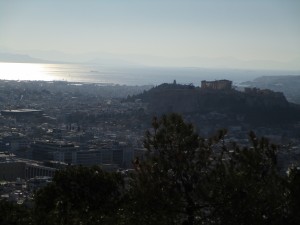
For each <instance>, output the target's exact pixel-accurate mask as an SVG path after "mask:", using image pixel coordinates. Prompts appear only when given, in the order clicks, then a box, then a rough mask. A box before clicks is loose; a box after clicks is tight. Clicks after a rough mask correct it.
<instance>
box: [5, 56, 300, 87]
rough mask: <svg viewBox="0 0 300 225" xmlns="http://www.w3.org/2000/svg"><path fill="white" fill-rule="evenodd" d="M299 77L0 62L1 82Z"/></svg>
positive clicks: (155, 81) (183, 81) (152, 81)
mask: <svg viewBox="0 0 300 225" xmlns="http://www.w3.org/2000/svg"><path fill="white" fill-rule="evenodd" d="M277 75H299V71H278V70H276V71H275V70H252V69H247V70H246V69H230V68H220V69H212V68H198V67H148V66H135V65H134V66H132V65H128V66H127V65H126V66H118V65H99V64H41V63H7V62H0V80H19V81H22V80H27V81H34V80H35V81H36V80H40V81H68V82H79V83H80V82H81V83H99V84H103V85H105V84H109V85H112V84H114V85H130V86H136V85H159V84H161V83H173V82H174V80H176V82H177V83H179V84H193V85H195V86H199V85H200V83H201V81H202V80H209V81H213V80H219V79H227V80H231V81H233V83H234V84H236V85H239V84H241V83H242V82H245V81H251V80H253V79H255V78H257V77H261V76H277Z"/></svg>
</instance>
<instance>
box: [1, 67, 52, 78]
mask: <svg viewBox="0 0 300 225" xmlns="http://www.w3.org/2000/svg"><path fill="white" fill-rule="evenodd" d="M0 79H2V80H44V81H51V80H54V77H53V76H51V75H50V74H49V73H48V70H47V66H45V64H35V63H0Z"/></svg>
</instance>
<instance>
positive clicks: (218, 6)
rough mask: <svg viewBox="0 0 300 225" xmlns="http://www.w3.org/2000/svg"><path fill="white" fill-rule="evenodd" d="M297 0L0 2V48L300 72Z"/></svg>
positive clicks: (49, 56)
mask: <svg viewBox="0 0 300 225" xmlns="http://www.w3.org/2000/svg"><path fill="white" fill-rule="evenodd" d="M299 11H300V2H299V1H297V0H287V1H280V0H262V1H258V0H254V1H236V0H229V1H220V0H214V1H194V0H188V1H178V0H172V1H171V0H163V1H157V0H154V1H145V0H139V1H137V0H132V1H120V0H112V1H77V0H76V1H57V0H54V1H53V0H51V1H50V0H45V1H33V0H28V1H5V0H1V1H0V53H6V54H7V53H9V54H23V55H24V54H25V55H29V56H30V57H33V58H40V59H44V60H52V61H63V62H90V61H93V62H101V61H105V60H106V61H110V62H113V63H114V64H131V65H132V64H137V65H147V66H177V67H181V66H182V67H185V66H194V67H206V68H243V69H271V70H277V69H283V70H299V69H300V66H299V65H300V41H299V40H300V22H299V21H300V14H299Z"/></svg>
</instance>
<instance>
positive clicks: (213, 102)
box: [127, 83, 300, 125]
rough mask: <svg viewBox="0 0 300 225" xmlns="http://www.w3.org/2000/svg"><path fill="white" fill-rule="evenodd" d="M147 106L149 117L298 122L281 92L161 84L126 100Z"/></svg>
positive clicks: (299, 110)
mask: <svg viewBox="0 0 300 225" xmlns="http://www.w3.org/2000/svg"><path fill="white" fill-rule="evenodd" d="M138 99H139V101H142V102H144V103H147V104H148V111H149V112H150V113H151V114H163V113H170V112H177V113H181V114H186V115H195V114H197V115H206V114H209V113H211V112H214V113H218V114H222V115H226V117H227V118H228V116H229V115H231V117H232V116H233V117H234V118H243V119H242V121H243V122H247V123H255V124H259V125H263V124H269V125H270V124H280V123H287V122H292V121H298V120H299V118H300V106H299V105H296V104H292V103H289V102H288V101H287V100H286V98H285V96H284V95H283V94H282V93H281V92H274V91H271V90H260V89H257V88H246V89H245V91H244V92H241V91H237V90H234V89H230V90H213V89H203V88H200V87H194V86H192V85H178V84H175V83H174V84H162V85H159V86H157V87H154V88H152V89H150V90H149V91H145V92H144V93H142V94H139V95H135V96H132V97H128V98H127V101H136V100H138Z"/></svg>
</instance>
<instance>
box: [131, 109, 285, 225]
mask: <svg viewBox="0 0 300 225" xmlns="http://www.w3.org/2000/svg"><path fill="white" fill-rule="evenodd" d="M152 126H153V129H152V130H151V131H148V132H147V134H146V138H145V143H144V144H145V147H146V149H147V152H148V156H147V159H146V160H145V161H140V160H136V161H135V168H136V176H135V177H133V181H132V189H131V190H130V196H131V203H130V204H131V208H130V212H131V218H132V221H131V224H189V225H194V224H282V223H283V221H284V220H285V219H287V214H286V213H285V212H286V211H287V210H288V207H287V204H288V203H287V201H286V196H287V195H288V194H289V190H288V188H287V183H286V179H284V178H283V177H281V176H279V174H278V172H277V170H276V163H277V162H276V150H277V146H275V145H271V144H270V143H269V142H268V140H267V139H265V138H262V139H259V138H257V137H256V136H255V134H254V133H253V132H251V133H250V140H251V143H252V147H245V148H240V147H239V146H238V145H237V144H235V143H227V142H226V139H225V135H226V130H220V131H219V132H218V133H217V134H216V135H215V136H214V137H212V138H209V139H203V138H201V137H200V136H199V135H198V134H197V133H196V132H195V129H194V127H193V126H192V125H191V124H188V123H185V122H184V121H183V119H182V117H181V116H180V115H177V114H171V115H168V116H163V117H162V118H161V119H157V118H154V120H153V123H152ZM134 222H135V223H134Z"/></svg>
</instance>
